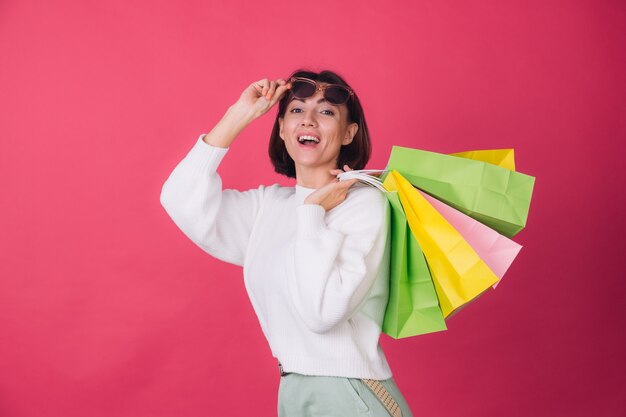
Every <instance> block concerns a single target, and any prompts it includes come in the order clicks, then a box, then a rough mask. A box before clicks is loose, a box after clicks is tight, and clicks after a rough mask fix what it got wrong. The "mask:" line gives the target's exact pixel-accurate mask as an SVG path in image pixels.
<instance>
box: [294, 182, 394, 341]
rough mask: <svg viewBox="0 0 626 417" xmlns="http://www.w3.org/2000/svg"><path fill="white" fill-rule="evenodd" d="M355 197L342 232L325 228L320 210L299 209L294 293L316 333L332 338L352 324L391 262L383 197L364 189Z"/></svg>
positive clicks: (315, 207)
mask: <svg viewBox="0 0 626 417" xmlns="http://www.w3.org/2000/svg"><path fill="white" fill-rule="evenodd" d="M354 197H355V198H354V199H353V200H347V201H346V203H351V204H350V205H349V206H348V207H344V210H345V212H344V213H343V214H344V215H345V216H344V218H343V219H342V221H341V223H342V226H341V228H342V230H333V229H330V228H328V227H327V226H326V223H325V220H324V216H325V210H324V209H323V207H322V206H320V205H315V204H304V205H302V206H300V207H298V209H297V210H298V211H297V232H296V242H295V247H294V254H293V256H294V266H295V275H294V276H292V277H290V280H291V281H290V291H291V295H292V298H293V300H294V304H295V306H296V309H297V310H298V313H299V314H300V316H301V318H302V319H303V320H304V322H305V323H306V324H307V326H308V327H309V328H310V329H311V330H312V331H314V332H318V333H324V332H328V331H330V330H332V329H333V328H334V327H335V326H337V325H338V324H340V323H342V322H344V321H346V320H348V319H349V318H350V317H351V316H352V315H353V314H354V313H355V312H356V311H357V310H358V308H359V307H360V306H361V304H362V303H363V301H365V299H366V298H367V295H368V294H369V291H370V289H371V288H372V286H373V284H374V282H375V280H376V278H377V276H378V275H379V272H380V268H381V267H383V266H384V265H383V262H386V261H388V259H387V258H386V257H385V255H386V243H387V230H388V226H387V224H388V223H387V216H388V208H387V201H386V199H385V197H384V196H383V195H382V194H381V193H380V192H378V191H377V190H374V189H362V190H360V192H359V193H358V194H357V195H355V196H354ZM344 204H345V203H344Z"/></svg>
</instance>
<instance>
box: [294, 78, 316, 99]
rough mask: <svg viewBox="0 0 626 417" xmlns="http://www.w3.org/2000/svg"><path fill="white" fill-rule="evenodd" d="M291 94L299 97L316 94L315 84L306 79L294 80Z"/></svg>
mask: <svg viewBox="0 0 626 417" xmlns="http://www.w3.org/2000/svg"><path fill="white" fill-rule="evenodd" d="M291 94H293V95H294V96H296V97H298V98H307V97H311V96H312V95H313V94H315V84H312V83H307V82H306V81H294V82H293V83H291Z"/></svg>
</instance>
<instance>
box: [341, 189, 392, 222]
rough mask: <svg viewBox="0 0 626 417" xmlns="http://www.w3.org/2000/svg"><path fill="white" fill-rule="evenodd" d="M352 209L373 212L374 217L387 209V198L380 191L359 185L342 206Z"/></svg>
mask: <svg viewBox="0 0 626 417" xmlns="http://www.w3.org/2000/svg"><path fill="white" fill-rule="evenodd" d="M344 204H345V205H346V206H347V207H350V208H356V209H360V210H363V211H366V212H373V213H372V215H376V214H379V213H381V212H383V211H384V210H385V209H386V207H387V198H386V197H385V195H384V194H383V193H382V192H381V191H380V190H378V189H376V188H374V187H370V186H368V185H363V184H359V183H357V184H356V185H354V186H352V188H350V190H349V191H348V196H347V198H346V200H345V201H344V202H343V203H342V205H344Z"/></svg>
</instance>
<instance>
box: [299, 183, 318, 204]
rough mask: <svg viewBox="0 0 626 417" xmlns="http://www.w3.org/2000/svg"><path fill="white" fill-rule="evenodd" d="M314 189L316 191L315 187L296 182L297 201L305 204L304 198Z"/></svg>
mask: <svg viewBox="0 0 626 417" xmlns="http://www.w3.org/2000/svg"><path fill="white" fill-rule="evenodd" d="M313 191H316V189H315V188H307V187H303V186H301V185H298V184H296V202H297V203H298V204H299V205H300V204H304V199H305V198H307V197H308V196H309V194H311V193H312V192H313Z"/></svg>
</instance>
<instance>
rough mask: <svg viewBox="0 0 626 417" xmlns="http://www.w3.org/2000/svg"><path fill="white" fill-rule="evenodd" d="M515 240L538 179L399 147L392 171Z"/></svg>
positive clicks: (391, 163) (394, 152)
mask: <svg viewBox="0 0 626 417" xmlns="http://www.w3.org/2000/svg"><path fill="white" fill-rule="evenodd" d="M394 169H395V170H398V171H399V172H400V173H401V174H402V175H403V176H404V177H405V178H406V179H407V180H408V181H409V182H410V183H411V184H413V185H414V186H415V187H417V188H419V189H420V190H422V191H425V192H427V193H428V194H430V195H432V196H433V197H435V198H437V199H438V200H441V201H443V202H444V203H446V204H448V205H450V206H452V207H454V208H456V209H457V210H459V211H461V212H463V213H465V214H467V215H468V216H471V217H472V218H474V219H476V220H478V221H479V222H481V223H484V224H486V225H487V226H489V227H491V228H492V229H494V230H496V231H498V232H499V233H501V234H503V235H505V236H508V237H512V236H514V235H515V234H517V233H518V232H519V231H520V230H522V229H523V228H524V226H525V225H526V219H527V217H528V209H529V206H530V199H531V196H532V191H533V186H534V183H535V178H534V177H531V176H529V175H525V174H522V173H519V172H515V171H511V170H509V169H506V168H502V167H499V166H496V165H493V164H489V163H486V162H482V161H477V160H472V159H467V158H462V157H457V156H451V155H445V154H440V153H436V152H428V151H423V150H419V149H411V148H404V147H401V146H394V147H393V148H392V150H391V156H390V157H389V162H388V163H387V170H388V171H391V170H394Z"/></svg>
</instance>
